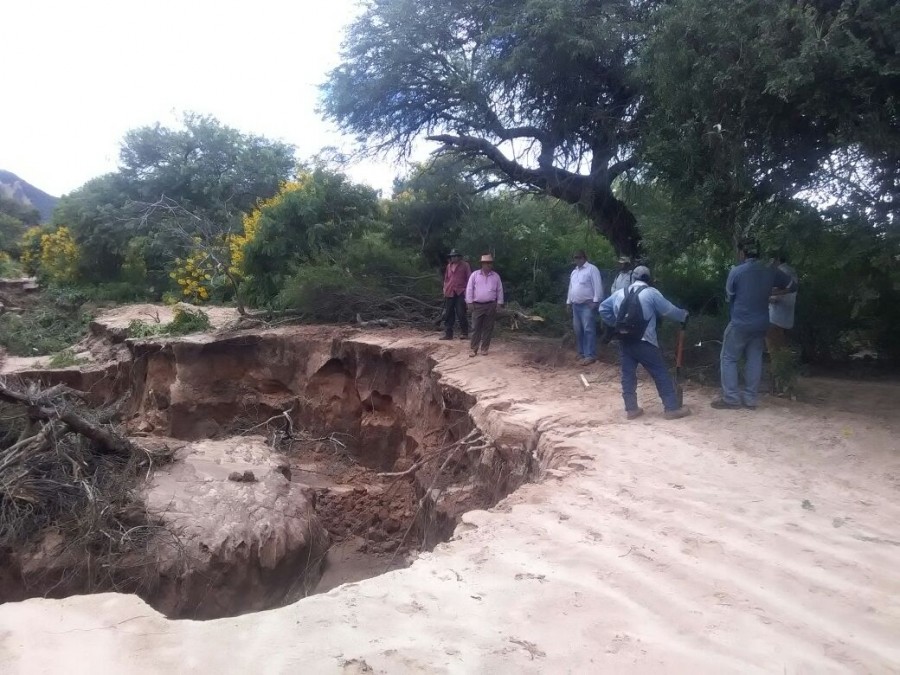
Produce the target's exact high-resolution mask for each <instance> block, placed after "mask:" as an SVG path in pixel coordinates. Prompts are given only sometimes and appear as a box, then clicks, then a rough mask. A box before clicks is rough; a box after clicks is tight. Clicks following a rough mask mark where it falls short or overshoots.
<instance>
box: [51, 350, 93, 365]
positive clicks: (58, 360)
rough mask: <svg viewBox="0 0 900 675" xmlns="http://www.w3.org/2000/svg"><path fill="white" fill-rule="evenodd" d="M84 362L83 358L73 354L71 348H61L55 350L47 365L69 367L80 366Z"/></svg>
mask: <svg viewBox="0 0 900 675" xmlns="http://www.w3.org/2000/svg"><path fill="white" fill-rule="evenodd" d="M83 363H86V361H85V359H80V358H78V357H77V356H75V352H74V351H72V350H71V349H63V350H62V351H59V352H56V353H55V354H53V355H52V356H51V357H50V361H49V362H48V365H49V366H50V367H51V368H71V367H72V366H80V365H82V364H83Z"/></svg>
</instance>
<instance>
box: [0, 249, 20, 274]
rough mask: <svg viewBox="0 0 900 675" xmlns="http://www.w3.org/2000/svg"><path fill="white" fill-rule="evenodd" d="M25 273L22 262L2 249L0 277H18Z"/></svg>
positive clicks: (0, 252)
mask: <svg viewBox="0 0 900 675" xmlns="http://www.w3.org/2000/svg"><path fill="white" fill-rule="evenodd" d="M23 274H25V269H24V268H23V267H22V264H21V263H20V262H19V261H17V260H13V259H12V258H11V257H10V256H9V254H8V253H6V252H5V251H0V279H18V278H20V277H21V276H22V275H23Z"/></svg>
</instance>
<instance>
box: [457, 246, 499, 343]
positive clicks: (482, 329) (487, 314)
mask: <svg viewBox="0 0 900 675" xmlns="http://www.w3.org/2000/svg"><path fill="white" fill-rule="evenodd" d="M466 304H467V305H468V306H469V309H471V310H472V340H471V342H470V346H471V348H472V353H471V354H469V356H478V350H479V349H481V353H482V354H487V353H488V350H489V349H490V347H491V337H493V334H494V320H495V319H496V318H497V308H498V307H500V306H502V305H503V282H502V281H501V280H500V275H499V274H497V273H496V272H495V271H494V256H492V255H490V254H489V253H488V254H485V255H483V256H481V269H480V270H478V271H477V272H473V273H472V275H471V276H470V277H469V283H468V284H467V285H466Z"/></svg>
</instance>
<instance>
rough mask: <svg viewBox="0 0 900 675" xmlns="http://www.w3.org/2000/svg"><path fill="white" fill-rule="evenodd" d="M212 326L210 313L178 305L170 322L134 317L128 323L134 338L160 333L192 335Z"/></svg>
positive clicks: (129, 333) (129, 330) (130, 335)
mask: <svg viewBox="0 0 900 675" xmlns="http://www.w3.org/2000/svg"><path fill="white" fill-rule="evenodd" d="M211 328H212V324H211V323H210V321H209V315H208V314H207V313H206V312H204V311H203V310H200V309H195V308H192V307H186V306H184V305H178V306H176V307H175V310H174V312H173V316H172V320H171V321H170V322H169V323H148V322H147V321H142V320H141V319H132V320H131V322H130V323H129V324H128V336H129V337H132V338H137V339H141V338H150V337H156V336H159V335H190V334H191V333H205V332H206V331H208V330H210V329H211Z"/></svg>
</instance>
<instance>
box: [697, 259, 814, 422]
mask: <svg viewBox="0 0 900 675" xmlns="http://www.w3.org/2000/svg"><path fill="white" fill-rule="evenodd" d="M738 255H739V258H740V261H741V262H740V264H739V265H737V266H735V267H732V268H731V272H729V273H728V281H726V282H725V293H726V295H727V296H728V302H729V303H730V305H731V321H730V322H729V323H728V327H727V328H725V337H723V338H722V353H721V357H720V360H721V371H722V395H721V397H720V398H717V399H716V400H714V401H713V402H712V404H711V405H712V407H713V408H717V409H724V410H729V409H737V408H740V407H741V406H742V404H743V406H744V407H746V408H750V409H751V410H752V409H755V408H756V406H757V405H758V397H759V381H760V379H761V378H762V359H763V351H764V349H765V341H766V331H767V330H768V328H769V297H770V296H771V295H772V289H773V288H779V289H788V290H793V288H795V287H796V285H795V284H794V281H793V279H791V278H790V276H788V275H787V274H785V273H784V272H782V271H781V270H779V269H776V268H774V267H772V266H771V265H767V264H765V263H764V262H761V261H760V259H759V249H758V248H757V246H756V245H755V244H753V243H745V244H743V245H742V246H741V247H740V250H739V253H738ZM742 357H743V358H744V361H745V365H744V390H743V392H741V391H740V389H739V382H738V362H739V361H740V360H741V358H742Z"/></svg>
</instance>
